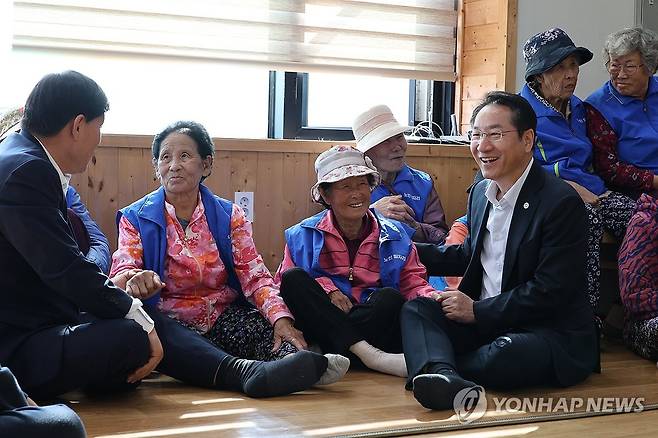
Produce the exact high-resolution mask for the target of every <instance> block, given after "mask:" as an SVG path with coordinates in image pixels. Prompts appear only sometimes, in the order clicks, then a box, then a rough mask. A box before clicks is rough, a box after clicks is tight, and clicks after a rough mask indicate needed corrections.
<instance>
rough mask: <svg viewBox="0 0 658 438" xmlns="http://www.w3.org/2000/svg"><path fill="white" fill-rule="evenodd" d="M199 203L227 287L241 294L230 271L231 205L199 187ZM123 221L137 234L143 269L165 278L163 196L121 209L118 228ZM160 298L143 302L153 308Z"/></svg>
mask: <svg viewBox="0 0 658 438" xmlns="http://www.w3.org/2000/svg"><path fill="white" fill-rule="evenodd" d="M199 191H200V192H201V202H203V206H204V209H205V215H206V220H207V221H208V227H209V228H210V232H211V234H212V236H213V238H214V239H215V243H216V244H217V249H218V250H219V256H220V258H221V259H222V262H223V263H224V266H225V267H226V272H227V273H228V281H227V283H228V285H229V286H230V287H231V288H232V289H233V290H235V291H236V292H238V293H239V294H241V293H242V288H241V287H240V282H239V281H238V278H237V276H236V275H235V269H234V268H233V251H232V248H233V245H232V243H231V213H232V208H233V204H232V203H231V202H230V201H227V200H226V199H222V198H220V197H219V196H215V195H214V194H213V193H212V192H211V191H210V190H209V189H208V188H207V187H206V186H204V185H203V184H201V185H199ZM122 216H125V218H126V219H127V220H128V221H129V222H130V223H131V224H132V225H133V226H134V227H135V228H136V229H137V231H139V235H140V237H141V240H142V248H143V250H144V256H143V257H144V269H150V270H152V271H155V272H156V273H157V274H158V275H159V276H160V278H161V279H162V281H164V282H165V283H166V281H167V280H166V279H165V276H164V268H165V257H166V256H167V221H166V219H165V192H164V188H162V187H160V188H159V189H157V190H156V191H154V192H151V193H149V194H148V195H146V196H144V197H143V198H141V199H139V200H137V201H135V202H133V203H132V204H130V205H129V206H127V207H125V208H122V209H121V210H119V212H118V213H117V217H116V221H117V227H118V226H119V221H120V220H121V217H122ZM159 300H160V294H156V295H154V296H153V297H151V298H149V299H148V300H146V301H145V304H147V305H156V304H157V303H158V302H159Z"/></svg>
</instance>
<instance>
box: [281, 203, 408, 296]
mask: <svg viewBox="0 0 658 438" xmlns="http://www.w3.org/2000/svg"><path fill="white" fill-rule="evenodd" d="M370 211H372V213H373V214H374V215H375V218H376V220H377V222H378V224H379V275H380V278H381V282H382V287H392V288H394V289H396V290H399V289H400V273H401V271H402V268H403V267H404V265H405V263H406V261H407V257H408V256H409V252H411V245H412V243H411V239H409V237H408V236H407V235H406V234H405V233H403V232H401V231H400V228H399V225H400V222H398V221H394V220H391V219H387V218H385V217H383V216H380V215H379V214H378V213H377V212H376V211H375V210H374V209H371V210H370ZM328 212H329V210H324V211H321V212H320V213H318V214H316V215H314V216H311V217H310V218H307V219H304V220H303V221H301V222H300V223H298V224H296V225H293V226H292V227H290V228H288V229H287V230H286V232H285V236H286V244H287V246H288V251H289V252H290V257H291V258H292V261H293V262H294V263H295V266H298V267H300V268H302V269H304V270H305V271H306V272H308V273H309V274H310V275H311V277H313V278H319V277H328V278H330V279H331V281H333V283H334V284H335V285H336V287H337V288H338V289H340V291H341V292H343V294H345V295H346V296H348V297H350V298H351V297H352V285H351V284H350V282H349V280H348V279H347V278H345V277H343V276H338V275H331V274H329V273H327V272H326V271H324V270H323V269H322V268H321V267H320V263H319V259H320V252H321V251H322V247H323V246H324V232H322V231H321V230H319V229H318V228H317V225H318V223H319V222H320V221H321V220H322V218H323V217H324V216H325V215H326V214H328ZM375 289H376V288H374V287H372V288H369V289H367V290H364V291H363V293H362V294H361V302H362V303H364V302H366V301H367V300H368V297H370V295H371V294H372V293H373V292H374V290H375Z"/></svg>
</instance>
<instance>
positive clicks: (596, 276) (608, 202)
mask: <svg viewBox="0 0 658 438" xmlns="http://www.w3.org/2000/svg"><path fill="white" fill-rule="evenodd" d="M585 207H586V208H587V215H588V221H589V234H588V236H587V262H586V274H587V283H586V286H587V297H588V298H589V303H590V305H591V306H592V310H593V311H594V313H596V310H597V308H598V305H599V299H600V298H601V238H602V237H603V231H604V230H607V231H609V232H610V233H612V234H613V235H614V236H615V237H616V238H617V239H619V240H620V241H621V239H623V238H624V234H625V233H626V226H627V225H628V221H629V220H630V219H631V216H632V215H633V210H634V209H635V201H634V200H633V199H631V198H630V197H628V196H626V195H622V194H621V193H618V192H611V193H610V194H609V195H608V196H605V197H603V198H600V201H599V204H598V205H596V206H592V205H591V204H587V203H585Z"/></svg>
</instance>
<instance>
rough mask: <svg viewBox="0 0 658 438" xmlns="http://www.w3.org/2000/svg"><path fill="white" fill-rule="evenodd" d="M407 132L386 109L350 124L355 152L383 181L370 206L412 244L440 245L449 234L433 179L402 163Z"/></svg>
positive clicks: (370, 112)
mask: <svg viewBox="0 0 658 438" xmlns="http://www.w3.org/2000/svg"><path fill="white" fill-rule="evenodd" d="M406 129H407V127H406V126H402V125H400V124H399V123H398V122H397V120H396V119H395V117H394V116H393V113H392V112H391V110H390V108H389V107H387V106H386V105H377V106H374V107H372V108H370V109H369V110H367V111H365V112H364V113H362V114H360V115H359V116H358V117H357V118H356V119H355V120H354V123H353V124H352V131H353V132H354V138H356V147H357V149H358V150H360V151H361V152H363V153H365V154H366V156H368V157H369V158H370V159H371V160H372V162H373V163H374V165H375V167H376V168H377V170H378V171H379V173H380V174H381V177H382V180H381V183H380V184H378V185H377V187H375V189H374V190H373V191H372V195H371V198H370V202H372V207H374V208H375V209H376V210H377V211H379V213H380V214H381V215H383V216H384V217H387V218H389V219H395V220H397V221H400V222H402V224H403V225H402V226H403V227H404V229H405V231H406V232H407V234H408V235H409V237H411V239H412V240H413V241H414V242H426V243H438V244H440V243H443V242H444V241H445V238H446V234H447V233H448V225H447V224H446V220H445V215H444V213H443V206H442V205H441V200H440V199H439V195H438V194H437V193H436V189H435V188H434V182H433V181H432V177H430V176H429V175H428V174H427V173H425V172H422V171H420V170H418V169H414V168H412V167H409V166H408V165H407V164H406V163H405V154H406V153H407V140H406V139H405V138H404V134H403V133H404V131H405V130H406Z"/></svg>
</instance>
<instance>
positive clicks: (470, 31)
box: [455, 0, 517, 132]
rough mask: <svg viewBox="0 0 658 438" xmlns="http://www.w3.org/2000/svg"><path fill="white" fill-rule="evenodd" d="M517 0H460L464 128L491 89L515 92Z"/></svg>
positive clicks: (459, 86)
mask: <svg viewBox="0 0 658 438" xmlns="http://www.w3.org/2000/svg"><path fill="white" fill-rule="evenodd" d="M516 16H517V0H461V1H460V11H459V19H458V20H459V23H458V26H457V29H458V30H457V32H458V34H457V72H458V78H457V83H456V99H455V102H456V104H455V106H456V108H455V114H456V115H457V120H458V123H460V126H461V130H462V132H466V131H467V130H468V129H469V120H470V118H471V113H472V112H473V108H474V107H475V106H476V105H477V103H478V101H479V100H480V99H481V98H482V97H483V96H484V94H486V93H487V92H488V91H491V90H506V91H510V92H515V91H516V90H515V87H516V85H515V69H516V57H517V55H516Z"/></svg>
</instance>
